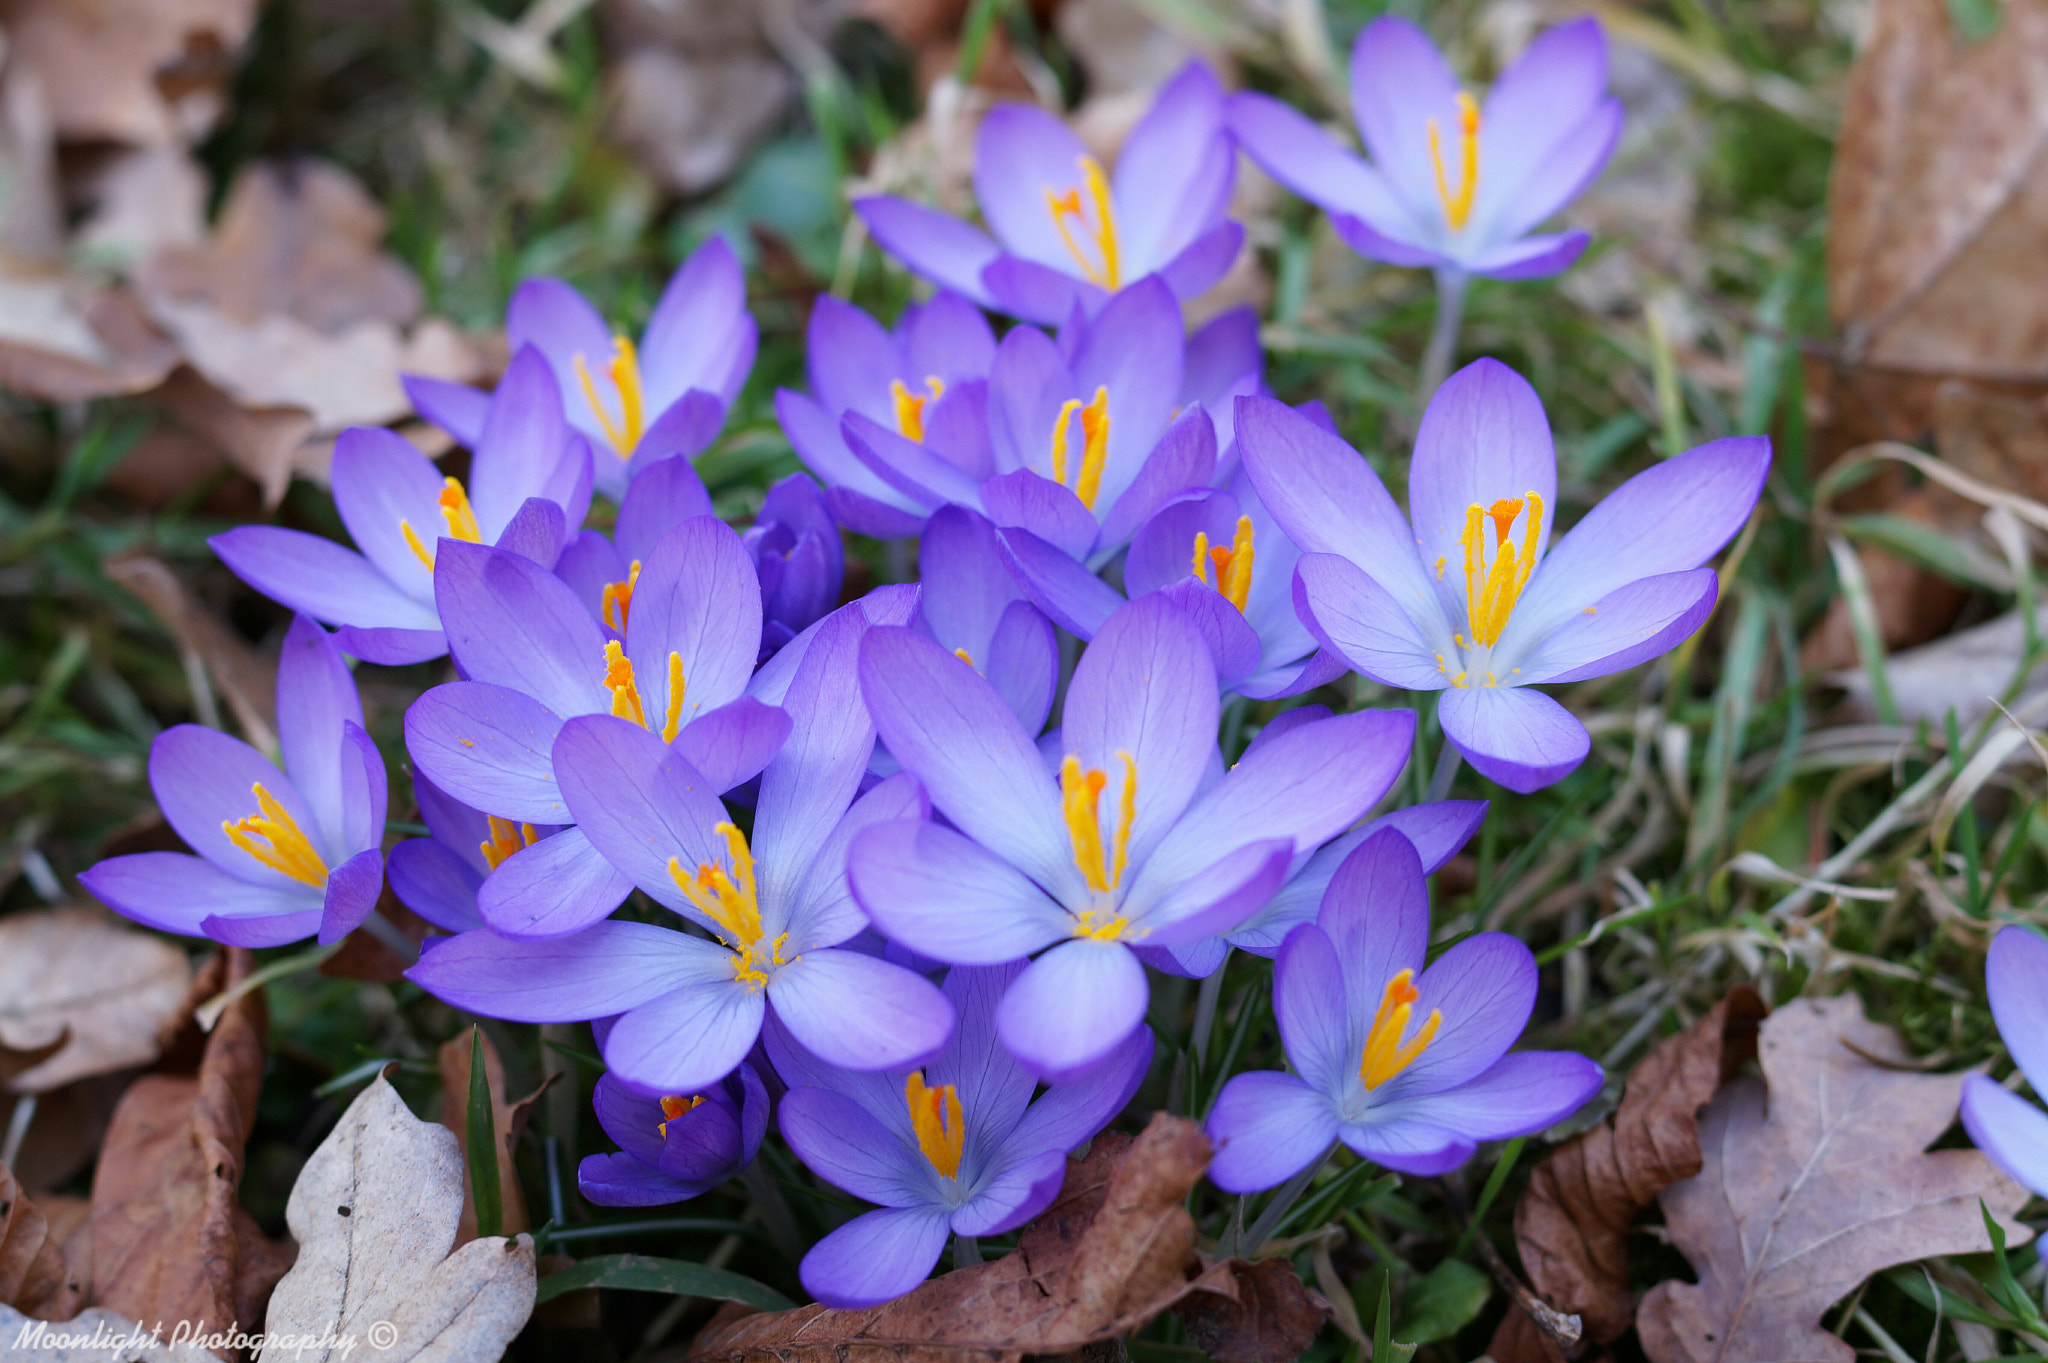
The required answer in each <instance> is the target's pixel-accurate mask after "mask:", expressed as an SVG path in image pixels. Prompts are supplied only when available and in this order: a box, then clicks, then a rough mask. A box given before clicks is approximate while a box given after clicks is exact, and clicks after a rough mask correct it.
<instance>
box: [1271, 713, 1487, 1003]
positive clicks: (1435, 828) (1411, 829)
mask: <svg viewBox="0 0 2048 1363" xmlns="http://www.w3.org/2000/svg"><path fill="white" fill-rule="evenodd" d="M1304 708H1320V707H1304ZM1288 713H1289V714H1292V713H1293V711H1289V712H1288ZM1269 727H1270V726H1269ZM1247 751H1249V749H1248V750H1247ZM1486 805H1487V802H1486V801H1484V800H1438V801H1434V802H1432V803H1429V804H1420V805H1410V806H1408V807H1407V808H1405V809H1396V810H1393V811H1391V812H1389V813H1386V814H1382V815H1381V816H1380V817H1379V818H1377V819H1374V820H1373V821H1372V822H1371V823H1368V824H1366V825H1365V826H1364V827H1362V828H1356V829H1353V830H1352V831H1351V832H1349V833H1346V834H1344V835H1343V836H1342V837H1339V838H1335V839H1333V840H1331V841H1330V842H1328V843H1325V844H1324V845H1323V847H1322V848H1321V849H1319V850H1318V851H1317V852H1316V854H1315V855H1314V856H1313V857H1310V858H1309V861H1308V864H1307V865H1306V866H1304V867H1302V868H1301V870H1300V871H1299V872H1298V873H1297V874H1296V875H1295V876H1294V878H1293V879H1291V880H1289V881H1288V882H1287V884H1285V885H1283V886H1282V887H1281V889H1280V893H1278V894H1276V895H1274V896H1273V899H1272V902H1271V903H1269V904H1267V905H1266V907H1265V908H1263V909H1261V910H1260V911H1259V912H1258V913H1257V914H1256V915H1255V916H1254V917H1253V918H1252V920H1251V922H1249V923H1247V924H1245V925H1244V927H1242V928H1240V929H1239V930H1238V931H1237V932H1235V933H1233V934H1231V938H1230V941H1231V945H1233V946H1236V947H1239V948H1241V949H1243V950H1245V951H1249V952H1252V953H1254V954H1255V955H1259V956H1270V955H1272V954H1273V953H1274V952H1275V951H1277V950H1279V947H1280V943H1281V941H1282V940H1283V939H1284V938H1285V937H1286V936H1287V933H1288V932H1289V931H1290V930H1291V929H1292V928H1293V927H1294V926H1295V925H1296V924H1297V923H1309V922H1313V921H1315V918H1316V913H1317V910H1318V909H1320V908H1321V907H1322V903H1323V897H1324V894H1325V892H1326V891H1327V890H1328V889H1329V887H1330V883H1331V881H1332V880H1333V879H1334V878H1335V876H1336V874H1337V871H1338V869H1339V868H1340V867H1341V866H1343V865H1344V864H1345V862H1346V860H1347V859H1348V858H1349V857H1350V856H1351V854H1352V853H1353V852H1354V851H1356V850H1357V849H1358V848H1359V847H1360V846H1362V845H1363V844H1364V843H1365V842H1366V841H1367V840H1368V839H1369V838H1371V837H1372V836H1373V835H1374V834H1376V833H1379V832H1380V831H1382V830H1383V829H1392V830H1394V831H1396V832H1398V833H1400V834H1401V835H1402V836H1404V837H1406V838H1407V839H1408V841H1409V842H1410V843H1411V844H1413V845H1414V847H1415V850H1416V851H1417V852H1418V853H1419V854H1420V855H1421V864H1422V869H1423V871H1424V872H1425V873H1429V872H1434V871H1436V870H1438V869H1439V868H1440V867H1442V866H1443V864H1444V863H1445V862H1447V861H1449V860H1450V859H1451V857H1452V856H1453V855H1455V854H1456V853H1457V851H1458V850H1459V849H1460V848H1462V847H1463V846H1464V845H1465V844H1466V842H1468V841H1469V840H1470V839H1471V837H1472V835H1473V834H1474V833H1476V832H1477V831H1478V830H1479V824H1480V821H1481V820H1482V819H1484V818H1485V817H1486ZM1415 893H1416V894H1418V895H1420V894H1421V891H1420V889H1419V888H1418V889H1417V890H1416V891H1415ZM1358 894H1359V892H1357V891H1346V892H1345V894H1344V896H1343V897H1344V898H1345V899H1347V900H1353V899H1356V898H1357V897H1358ZM1422 902H1423V905H1424V911H1423V913H1422V914H1421V915H1420V916H1419V917H1418V918H1417V919H1416V920H1415V922H1416V926H1415V927H1414V929H1413V934H1414V941H1415V946H1414V949H1413V951H1412V952H1409V953H1408V954H1407V955H1405V956H1403V957H1402V958H1401V960H1402V963H1403V964H1407V965H1413V966H1420V965H1421V964H1422V943H1423V942H1424V941H1426V940H1427V932H1428V912H1427V898H1426V896H1425V897H1423V900H1422ZM1381 931H1383V929H1375V930H1374V932H1375V933H1376V934H1377V933H1379V932H1381ZM1411 958H1412V959H1411ZM1399 968H1400V966H1399V965H1391V964H1390V965H1387V966H1386V967H1385V971H1386V973H1389V974H1391V973H1392V972H1393V971H1395V970H1398V969H1399Z"/></svg>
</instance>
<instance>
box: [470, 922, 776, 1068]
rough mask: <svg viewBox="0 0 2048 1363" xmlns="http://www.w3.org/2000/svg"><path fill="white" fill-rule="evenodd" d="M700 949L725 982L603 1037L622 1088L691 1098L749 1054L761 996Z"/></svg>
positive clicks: (647, 1009)
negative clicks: (634, 1086) (715, 964)
mask: <svg viewBox="0 0 2048 1363" xmlns="http://www.w3.org/2000/svg"><path fill="white" fill-rule="evenodd" d="M599 926H601V927H602V926H624V925H622V924H615V925H606V924H600V925H599ZM593 931H594V929H593ZM566 940H568V941H572V942H573V941H575V940H576V939H575V938H573V937H572V938H568V939H566ZM703 945H704V946H706V947H710V949H711V951H713V952H715V953H716V954H717V955H719V956H721V957H723V958H724V964H725V974H724V978H722V979H707V980H702V981H700V982H697V983H692V984H688V985H685V986H684V987H683V988H680V989H676V990H674V991H672V992H670V993H666V994H663V995H662V996H661V997H659V998H656V999H652V1000H650V1001H648V1002H646V1003H643V1004H640V1005H639V1006H638V1007H635V1008H629V1009H628V1010H626V1013H625V1015H624V1016H623V1017H621V1018H620V1019H619V1020H618V1022H617V1023H615V1024H613V1026H612V1029H611V1031H610V1033H608V1034H607V1035H606V1036H605V1039H604V1045H603V1048H602V1049H603V1052H604V1063H605V1064H607V1065H609V1066H611V1069H612V1072H613V1073H614V1074H616V1075H618V1076H619V1078H620V1079H621V1080H623V1081H624V1082H626V1083H628V1084H637V1085H639V1086H641V1087H642V1088H646V1089H649V1090H651V1091H658V1092H662V1093H695V1092H696V1091H697V1090H699V1089H704V1088H709V1087H711V1085H713V1084H715V1083H717V1082H718V1081H719V1080H721V1079H723V1078H725V1076H726V1075H728V1074H731V1073H732V1072H733V1071H734V1070H735V1069H737V1068H738V1067H739V1063H740V1061H742V1060H744V1059H746V1058H747V1052H748V1051H750V1050H752V1049H753V1048H754V1040H755V1038H756V1037H758V1036H760V1035H761V1018H762V1015H763V1013H764V1012H765V1010H766V1007H767V1004H766V1001H765V998H764V996H763V994H762V993H761V990H760V989H759V987H757V986H753V985H748V984H744V983H742V982H740V981H738V980H735V979H734V978H733V977H732V968H731V961H732V957H731V956H730V955H729V954H728V953H726V952H725V951H723V950H721V949H719V948H717V947H712V946H711V944H710V943H708V942H706V943H703ZM434 954H435V955H437V956H438V955H439V954H440V952H439V951H436V952H435V953H434Z"/></svg>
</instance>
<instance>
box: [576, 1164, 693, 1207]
mask: <svg viewBox="0 0 2048 1363" xmlns="http://www.w3.org/2000/svg"><path fill="white" fill-rule="evenodd" d="M721 1181H723V1180H721ZM576 1190H577V1191H578V1192H580V1193H582V1194H583V1200H584V1201H586V1202H589V1203H590V1204H591V1205H593V1206H597V1207H666V1206H669V1205H671V1204H673V1203H677V1202H687V1201H688V1200H689V1199H691V1198H693V1197H698V1196H701V1195H702V1194H704V1193H706V1192H709V1191H710V1188H709V1187H707V1186H706V1185H705V1184H703V1183H689V1182H684V1181H683V1180H681V1179H674V1178H670V1177H669V1176H668V1175H667V1174H664V1173H662V1172H661V1171H660V1170H659V1169H656V1168H655V1167H654V1166H653V1165H651V1164H645V1163H643V1162H641V1161H640V1160H637V1159H635V1158H634V1157H633V1156H631V1155H624V1154H620V1155H585V1156H584V1157H583V1159H582V1162H581V1163H579V1164H578V1165H577V1166H576Z"/></svg>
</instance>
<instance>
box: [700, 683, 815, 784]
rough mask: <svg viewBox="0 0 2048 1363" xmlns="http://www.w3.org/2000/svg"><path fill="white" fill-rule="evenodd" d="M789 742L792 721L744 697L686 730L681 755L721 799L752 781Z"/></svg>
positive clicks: (708, 713)
mask: <svg viewBox="0 0 2048 1363" xmlns="http://www.w3.org/2000/svg"><path fill="white" fill-rule="evenodd" d="M788 738H789V716H788V715H787V714H785V713H784V712H783V711H781V710H778V709H776V708H775V707H773V706H771V705H763V704H762V703H761V702H760V701H758V700H755V699H754V698H753V697H752V696H741V697H740V698H739V699H738V700H736V701H733V702H731V703H730V704H727V705H721V706H719V707H718V708H717V709H716V710H709V711H706V712H705V713H703V714H701V715H699V716H697V718H695V719H694V720H691V721H690V722H689V723H688V724H685V725H684V726H683V727H682V729H681V730H680V731H679V732H678V733H677V734H676V737H675V744H674V747H675V750H676V751H677V752H678V753H680V754H681V755H682V757H683V759H684V760H685V761H687V762H688V763H689V764H690V765H691V766H693V767H695V768H696V769H697V770H698V771H699V772H700V773H702V775H703V777H704V780H705V782H706V783H707V784H708V785H709V786H710V787H711V789H712V790H713V791H715V792H717V793H719V794H723V793H724V792H726V791H728V790H731V789H732V788H733V787H734V786H737V785H740V784H741V783H743V782H746V781H751V780H753V779H754V778H755V777H756V776H759V775H760V774H761V769H762V768H763V767H765V766H767V765H768V764H769V762H771V761H773V760H774V757H775V754H776V753H778V752H780V751H781V750H782V745H783V743H784V742H786V741H787V740H788Z"/></svg>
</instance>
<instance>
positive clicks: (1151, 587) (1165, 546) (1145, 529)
mask: <svg viewBox="0 0 2048 1363" xmlns="http://www.w3.org/2000/svg"><path fill="white" fill-rule="evenodd" d="M1237 514H1238V509H1237V498H1235V497H1233V496H1231V495H1230V494H1229V493H1227V492H1223V491H1220V490H1218V489H1214V488H1203V489H1201V490H1199V491H1196V492H1188V493H1183V494H1182V495H1181V496H1179V497H1176V498H1174V499H1173V500H1172V501H1170V502H1168V503H1166V504H1165V505H1163V506H1160V507H1159V508H1157V509H1156V510H1155V511H1153V513H1152V514H1151V515H1150V516H1149V517H1147V518H1146V520H1145V523H1144V524H1143V525H1141V526H1140V527H1138V529H1137V531H1136V532H1135V533H1134V534H1133V535H1132V536H1131V549H1130V552H1129V553H1128V554H1126V555H1125V556H1124V589H1125V590H1126V591H1128V592H1129V593H1130V594H1131V595H1132V596H1143V595H1144V594H1145V593H1147V592H1156V591H1158V590H1159V589H1160V588H1161V587H1167V586H1171V585H1172V584H1174V583H1176V582H1178V581H1180V580H1181V579H1182V578H1184V577H1188V576H1190V575H1191V574H1192V573H1193V571H1194V566H1195V560H1194V549H1195V536H1196V535H1198V534H1201V535H1206V536H1208V542H1209V543H1210V544H1215V545H1221V546H1222V547H1223V548H1226V549H1227V548H1229V547H1230V542H1231V537H1232V535H1233V533H1234V529H1235V526H1236V523H1237ZM1203 572H1204V573H1205V574H1209V575H1210V577H1213V573H1211V572H1210V568H1209V565H1208V563H1207V561H1206V560H1204V563H1203ZM1205 580H1208V579H1207V578H1205Z"/></svg>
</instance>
